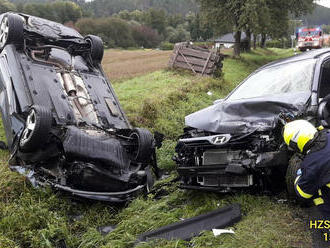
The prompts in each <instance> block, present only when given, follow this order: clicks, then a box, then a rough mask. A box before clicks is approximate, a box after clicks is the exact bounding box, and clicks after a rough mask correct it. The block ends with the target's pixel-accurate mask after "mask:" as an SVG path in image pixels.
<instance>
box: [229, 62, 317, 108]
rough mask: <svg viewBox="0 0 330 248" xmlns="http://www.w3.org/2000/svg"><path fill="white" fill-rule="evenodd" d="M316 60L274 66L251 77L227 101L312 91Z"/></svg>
mask: <svg viewBox="0 0 330 248" xmlns="http://www.w3.org/2000/svg"><path fill="white" fill-rule="evenodd" d="M314 65H315V59H307V60H301V61H297V62H293V63H287V64H282V65H278V66H272V67H270V68H267V69H264V70H261V71H259V72H257V73H255V74H253V75H252V76H250V77H249V78H248V79H247V80H246V81H245V82H243V83H242V84H241V85H240V86H239V87H237V88H236V89H235V90H234V91H233V92H232V93H231V94H230V95H229V96H228V98H227V99H226V100H227V101H233V100H239V99H245V98H254V97H262V96H267V95H277V94H284V93H298V92H308V91H311V86H312V78H313V72H314Z"/></svg>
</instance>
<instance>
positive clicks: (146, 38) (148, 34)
mask: <svg viewBox="0 0 330 248" xmlns="http://www.w3.org/2000/svg"><path fill="white" fill-rule="evenodd" d="M132 35H133V38H134V41H135V43H136V44H137V45H138V46H139V47H145V48H152V47H156V46H157V45H158V44H159V43H160V41H161V37H160V36H159V34H158V32H157V31H156V30H153V29H152V28H150V27H147V26H144V25H134V26H133V27H132Z"/></svg>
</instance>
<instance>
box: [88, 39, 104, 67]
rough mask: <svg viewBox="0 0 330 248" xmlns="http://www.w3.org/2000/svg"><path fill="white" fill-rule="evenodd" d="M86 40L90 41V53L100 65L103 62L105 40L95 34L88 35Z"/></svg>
mask: <svg viewBox="0 0 330 248" xmlns="http://www.w3.org/2000/svg"><path fill="white" fill-rule="evenodd" d="M85 40H86V41H87V42H89V43H90V45H91V48H90V49H91V50H90V55H91V58H92V60H93V63H94V64H95V65H98V64H100V63H101V62H102V59H103V54H104V46H103V41H102V39H101V38H100V37H98V36H95V35H87V36H86V37H85Z"/></svg>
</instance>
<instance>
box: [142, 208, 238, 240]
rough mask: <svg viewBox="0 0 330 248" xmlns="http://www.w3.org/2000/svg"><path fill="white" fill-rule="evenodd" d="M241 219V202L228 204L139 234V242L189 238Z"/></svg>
mask: <svg viewBox="0 0 330 248" xmlns="http://www.w3.org/2000/svg"><path fill="white" fill-rule="evenodd" d="M240 220H241V209H240V205H239V204H233V205H230V206H226V207H223V208H220V209H217V210H215V211H212V212H209V213H207V214H203V215H199V216H196V217H193V218H190V219H186V220H183V221H180V222H177V223H174V224H171V225H168V226H164V227H161V228H159V229H157V230H154V231H150V232H146V233H143V234H141V235H140V236H139V238H138V242H143V241H149V240H151V239H157V238H158V239H159V238H162V239H167V240H172V239H183V240H189V239H191V238H192V237H194V236H197V235H199V233H200V232H201V231H205V230H211V229H214V228H224V227H227V226H231V225H233V224H235V223H236V222H238V221H240Z"/></svg>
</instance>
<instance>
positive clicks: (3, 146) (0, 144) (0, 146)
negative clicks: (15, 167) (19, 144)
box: [0, 141, 8, 150]
mask: <svg viewBox="0 0 330 248" xmlns="http://www.w3.org/2000/svg"><path fill="white" fill-rule="evenodd" d="M7 149H8V147H7V145H6V143H5V142H3V141H0V150H7Z"/></svg>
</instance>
